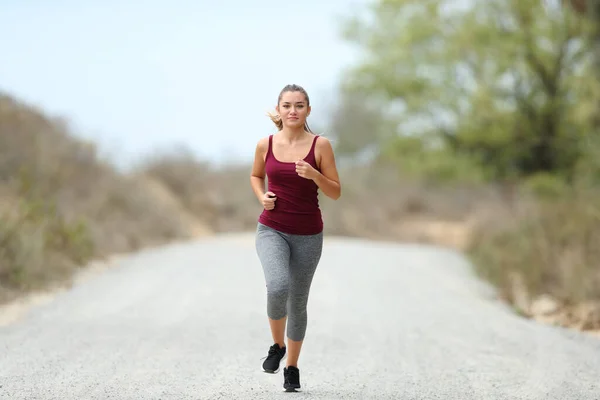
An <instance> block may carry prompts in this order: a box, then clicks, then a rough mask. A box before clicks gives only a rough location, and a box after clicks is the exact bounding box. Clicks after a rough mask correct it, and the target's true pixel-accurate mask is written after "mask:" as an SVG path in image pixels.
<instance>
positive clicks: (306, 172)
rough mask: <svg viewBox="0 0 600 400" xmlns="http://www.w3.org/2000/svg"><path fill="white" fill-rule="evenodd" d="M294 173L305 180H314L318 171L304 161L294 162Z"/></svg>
mask: <svg viewBox="0 0 600 400" xmlns="http://www.w3.org/2000/svg"><path fill="white" fill-rule="evenodd" d="M296 173H297V174H298V175H300V176H301V177H303V178H306V179H315V178H316V177H317V176H318V175H319V171H317V170H316V169H314V168H313V167H312V165H310V164H309V163H307V162H306V161H304V160H298V161H296Z"/></svg>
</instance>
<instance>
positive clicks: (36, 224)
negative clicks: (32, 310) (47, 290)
mask: <svg viewBox="0 0 600 400" xmlns="http://www.w3.org/2000/svg"><path fill="white" fill-rule="evenodd" d="M93 256H94V245H93V242H92V239H91V236H90V234H89V231H88V229H87V226H86V224H85V223H84V222H83V221H81V220H76V221H67V220H66V219H65V218H63V217H62V216H61V215H60V214H58V213H57V212H56V208H55V207H54V206H53V205H52V204H49V203H46V202H43V201H39V200H26V199H20V200H19V201H18V203H17V204H15V207H14V208H13V209H11V210H10V211H5V212H4V213H3V214H2V215H1V216H0V282H2V284H1V287H0V288H1V289H2V290H1V291H0V293H5V294H8V293H7V292H9V291H28V290H34V289H40V288H42V287H46V286H47V285H48V284H51V283H52V282H55V281H59V280H62V279H64V278H66V277H69V276H70V274H71V273H72V271H73V270H74V269H76V268H77V267H78V266H80V265H82V264H84V263H86V262H87V261H89V260H90V259H91V257H93Z"/></svg>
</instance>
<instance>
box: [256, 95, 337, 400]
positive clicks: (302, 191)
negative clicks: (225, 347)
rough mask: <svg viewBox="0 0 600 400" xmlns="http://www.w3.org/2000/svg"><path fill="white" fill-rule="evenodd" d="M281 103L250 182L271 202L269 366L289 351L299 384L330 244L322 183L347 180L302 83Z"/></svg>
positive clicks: (261, 252)
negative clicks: (311, 310)
mask: <svg viewBox="0 0 600 400" xmlns="http://www.w3.org/2000/svg"><path fill="white" fill-rule="evenodd" d="M276 110H277V115H270V117H271V119H272V121H273V122H274V123H275V125H276V126H277V128H278V130H279V131H278V132H277V133H276V134H274V135H271V136H268V137H264V138H262V139H260V140H259V142H258V144H257V146H256V152H255V159H254V165H253V167H252V175H251V177H250V182H251V185H252V190H254V193H255V194H256V197H257V198H258V200H259V201H260V203H261V204H262V205H263V207H264V210H263V211H262V213H261V215H260V217H259V219H258V227H257V232H256V250H257V254H258V257H259V259H260V262H261V264H262V267H263V272H264V276H265V281H266V286H267V316H268V319H269V325H270V328H271V335H272V337H273V345H272V346H271V347H270V348H269V352H268V355H267V357H266V359H265V361H264V363H263V370H264V371H265V372H269V373H276V372H278V371H279V366H280V362H281V360H283V359H284V357H285V356H286V355H287V361H286V366H285V368H284V369H283V375H284V384H283V387H284V389H285V390H286V391H295V390H297V389H299V388H300V371H299V369H298V357H299V355H300V349H301V347H302V341H303V339H304V335H305V332H306V323H307V313H306V305H307V302H308V294H309V291H310V285H311V282H312V278H313V275H314V273H315V270H316V268H317V265H318V263H319V260H320V258H321V250H322V247H323V220H322V218H321V211H320V208H319V203H318V199H317V194H318V190H319V189H321V191H322V192H323V193H324V194H325V195H326V196H328V197H330V198H332V199H334V200H337V199H338V198H339V197H340V193H341V186H340V181H339V177H338V172H337V168H336V165H335V158H334V154H333V148H332V146H331V143H330V142H329V140H327V139H326V138H324V137H320V136H317V135H314V134H313V133H312V132H311V130H310V128H309V127H308V124H307V123H306V119H307V117H308V116H309V115H310V111H311V107H310V100H309V98H308V94H307V93H306V91H305V90H304V89H303V88H302V87H300V86H298V85H288V86H286V87H284V88H283V90H282V91H281V93H280V94H279V98H278V101H277V107H276ZM265 175H266V176H267V179H268V182H269V187H268V190H267V191H266V192H265ZM286 319H287V339H288V343H287V347H286V344H285V342H284V333H285V332H286Z"/></svg>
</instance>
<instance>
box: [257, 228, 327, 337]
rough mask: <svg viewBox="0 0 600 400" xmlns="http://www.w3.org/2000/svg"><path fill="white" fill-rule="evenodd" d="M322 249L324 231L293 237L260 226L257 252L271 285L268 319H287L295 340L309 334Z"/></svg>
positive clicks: (267, 282) (267, 281) (268, 289)
mask: <svg viewBox="0 0 600 400" xmlns="http://www.w3.org/2000/svg"><path fill="white" fill-rule="evenodd" d="M322 249H323V233H322V232H321V233H318V234H316V235H290V234H286V233H282V232H279V231H277V230H275V229H272V228H270V227H268V226H265V225H263V224H261V223H259V224H258V227H257V231H256V251H257V253H258V258H259V259H260V262H261V264H262V267H263V272H264V275H265V281H266V286H267V316H268V317H269V318H271V319H273V320H278V319H281V318H283V317H285V316H287V317H288V319H287V337H288V338H289V339H292V340H295V341H301V340H303V339H304V335H305V333H306V322H307V312H306V305H307V303H308V294H309V292H310V285H311V283H312V279H313V276H314V273H315V270H316V269H317V265H318V264H319V260H320V259H321V251H322Z"/></svg>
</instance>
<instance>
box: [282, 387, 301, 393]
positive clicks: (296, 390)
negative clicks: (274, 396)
mask: <svg viewBox="0 0 600 400" xmlns="http://www.w3.org/2000/svg"><path fill="white" fill-rule="evenodd" d="M283 391H284V392H287V393H291V392H301V391H302V389H300V388H283Z"/></svg>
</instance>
